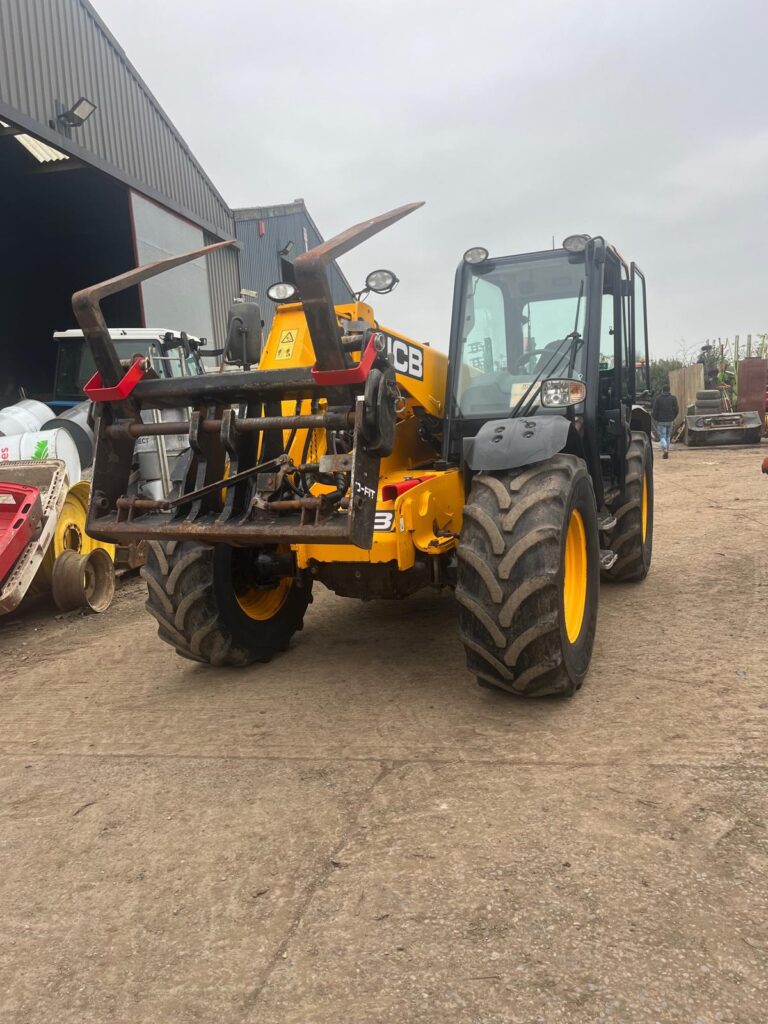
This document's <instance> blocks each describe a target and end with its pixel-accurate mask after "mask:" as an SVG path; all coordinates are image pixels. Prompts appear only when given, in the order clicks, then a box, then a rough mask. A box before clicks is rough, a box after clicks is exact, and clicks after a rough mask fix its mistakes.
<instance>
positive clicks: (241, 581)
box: [73, 204, 653, 696]
mask: <svg viewBox="0 0 768 1024" xmlns="http://www.w3.org/2000/svg"><path fill="white" fill-rule="evenodd" d="M418 205H420V204H412V205H411V206H410V207H403V208H401V209H399V210H395V211H392V213H390V214H385V215H384V216H382V217H380V218H376V219H375V220H372V221H367V222H365V223H363V224H361V225H357V226H356V227H354V228H350V229H349V230H348V231H346V232H343V233H342V234H341V235H338V236H337V237H336V238H333V239H331V240H330V241H329V242H326V243H323V245H321V246H319V247H318V248H317V249H315V250H312V251H311V252H308V253H305V254H303V255H302V256H300V257H298V258H297V260H296V263H295V268H294V270H295V279H293V280H286V281H283V282H278V283H277V284H276V285H274V286H272V287H271V288H270V289H269V292H268V295H269V297H270V298H272V299H273V301H275V302H276V303H277V311H276V315H275V318H274V321H273V324H272V327H271V330H270V333H269V337H268V338H267V339H266V342H265V343H264V344H263V345H262V338H261V317H260V312H259V310H258V307H257V306H255V305H254V304H252V303H246V302H239V303H236V304H235V306H233V307H232V310H231V311H230V317H229V323H228V337H227V346H226V349H225V350H224V357H225V361H227V362H229V363H233V364H237V365H239V366H240V367H241V369H239V370H232V371H231V372H227V373H216V374H207V375H205V376H202V377H188V378H181V379H178V380H161V379H157V378H156V375H153V374H152V373H151V371H150V370H149V369H148V367H147V366H146V365H145V364H144V363H143V362H142V361H141V360H137V361H136V362H134V363H133V365H131V366H125V365H121V364H120V362H119V360H118V359H117V356H116V353H115V351H114V348H113V347H112V346H111V342H110V336H109V332H108V330H107V329H106V324H105V323H104V320H103V317H102V315H101V310H100V305H99V303H100V300H101V298H102V297H103V296H105V295H108V294H112V293H113V292H115V291H117V290H120V289H121V288H124V287H129V286H131V285H134V284H137V283H139V282H140V281H142V280H144V279H146V278H147V277H149V276H152V275H153V274H156V273H159V272H161V271H163V270H166V269H170V268H171V267H173V266H177V265H179V263H181V262H184V261H186V260H189V259H194V258H197V257H199V256H200V255H201V253H204V252H210V251H211V250H212V249H215V248H216V246H212V247H207V248H206V249H205V250H198V251H196V252H194V253H188V254H186V255H185V256H182V257H172V258H171V259H169V260H163V261H160V262H159V263H157V264H152V265H149V266H148V267H144V268H139V269H138V270H135V271H131V272H129V273H128V274H125V275H122V276H121V277H120V278H116V279H114V280H113V281H109V282H105V283H104V284H102V285H98V286H95V287H94V288H91V289H87V290H85V291H83V292H80V293H78V294H77V295H75V296H74V299H73V305H74V308H75V312H76V314H77V316H78V319H79V321H80V324H81V327H82V329H83V333H84V335H85V337H86V338H87V340H88V342H89V344H90V346H91V350H92V353H93V356H94V361H95V363H96V366H97V368H98V371H99V372H98V374H97V377H96V378H94V380H93V381H91V382H90V384H89V385H88V386H87V387H86V391H88V393H89V394H90V395H91V397H92V398H93V400H94V401H95V402H96V405H97V417H96V420H97V424H96V427H97V446H96V457H95V464H94V473H93V492H92V499H91V505H90V511H89V518H88V532H89V533H90V534H91V535H92V536H94V537H96V538H100V539H102V540H105V541H106V540H111V541H115V542H118V543H121V544H128V543H136V542H137V541H141V540H147V541H149V545H148V546H149V553H148V559H147V565H146V567H145V570H144V576H145V579H146V582H147V586H148V602H147V608H148V610H149V611H150V612H151V613H152V614H153V615H154V617H155V618H156V619H157V621H158V625H159V635H160V637H161V638H162V639H163V640H165V641H166V642H168V643H170V644H172V645H173V646H174V647H175V648H176V650H177V651H178V653H179V654H181V655H183V656H185V657H189V658H193V659H196V660H199V661H205V662H210V663H211V664H214V665H224V664H230V665H247V664H249V663H251V662H253V661H259V660H261V661H264V660H268V659H269V658H270V657H272V655H273V654H275V653H276V652H278V651H281V650H283V649H285V647H286V646H287V645H288V642H289V640H290V638H291V636H292V635H293V634H294V633H295V632H296V630H298V629H300V628H301V626H302V623H303V618H304V614H305V612H306V610H307V607H308V605H309V603H310V601H311V594H312V586H313V584H314V583H315V582H316V581H318V582H321V583H323V584H324V585H325V586H327V587H329V588H330V589H331V590H333V591H335V592H336V593H338V594H341V595H345V596H350V597H359V598H363V599H369V598H391V597H406V596H408V595H409V594H412V593H414V592H415V591H417V590H419V589H420V588H422V587H424V586H435V587H443V586H449V587H453V588H454V589H455V592H456V597H457V600H458V602H459V605H460V616H459V617H460V629H461V637H462V641H463V643H464V647H465V650H466V655H467V664H468V666H469V668H470V670H471V671H472V672H473V673H474V674H475V675H476V677H477V678H478V681H479V682H480V683H481V684H482V685H486V686H495V687H499V688H501V689H505V690H509V691H511V692H514V693H518V694H521V695H525V696H535V695H540V694H561V695H568V694H571V693H573V692H574V691H575V690H576V689H577V688H578V687H579V686H580V685H581V682H582V681H583V679H584V676H585V674H586V672H587V669H588V666H589V661H590V657H591V653H592V646H593V641H594V635H595V627H596V621H597V600H598V590H599V582H600V577H601V574H602V575H603V576H605V577H608V578H612V579H614V580H629V579H634V580H639V579H642V578H644V577H645V575H646V574H647V572H648V569H649V566H650V560H651V551H652V537H653V473H652V453H651V446H650V440H649V436H650V421H649V418H648V416H647V413H645V412H644V410H643V409H642V408H641V407H640V406H636V405H635V396H636V392H637V383H638V382H637V380H636V369H635V368H636V364H637V360H636V358H635V350H636V347H638V345H640V346H643V345H644V347H645V351H646V366H647V363H648V360H647V347H648V346H647V331H646V326H645V282H644V278H643V276H642V274H641V272H640V271H639V269H638V268H637V267H636V266H635V265H634V264H632V265H631V266H630V265H627V264H626V263H625V262H624V260H623V259H622V258H621V256H620V254H619V253H618V251H617V250H616V249H615V248H614V247H612V246H610V245H608V244H607V243H606V242H605V240H604V239H602V238H600V237H598V238H589V236H582V235H579V236H571V237H570V238H568V239H566V240H565V242H564V243H563V247H562V248H561V249H557V250H552V251H547V252H542V253H532V254H525V255H522V256H512V257H501V258H494V259H491V258H490V257H489V255H488V253H487V251H486V250H484V249H482V248H480V247H475V248H473V249H470V250H468V251H467V253H465V256H464V259H463V260H462V262H461V263H460V265H459V269H458V271H457V275H456V287H455V295H454V307H453V310H454V311H453V323H452V330H451V340H450V349H449V353H448V355H445V354H443V353H441V352H438V351H436V350H434V349H433V348H431V347H430V346H428V345H425V344H423V343H420V342H418V341H415V340H414V339H412V338H410V337H408V336H406V335H404V334H402V333H400V332H399V331H395V330H392V329H390V328H387V327H384V326H382V325H381V324H380V323H379V322H378V321H377V320H376V318H375V315H374V311H373V309H372V307H371V306H370V305H369V304H368V303H367V302H364V301H362V300H361V296H362V294H363V293H360V296H358V301H355V302H353V303H349V304H346V305H341V306H336V307H334V306H333V303H332V301H331V298H330V292H329V286H328V281H327V276H326V271H327V267H328V264H329V262H330V261H331V260H332V259H334V258H335V257H337V256H339V255H341V254H342V253H344V252H346V251H347V250H348V249H350V248H352V247H353V246H354V245H357V244H359V243H360V242H361V241H363V240H364V239H366V238H368V237H370V236H371V235H372V234H374V233H375V232H376V231H379V230H381V229H382V228H383V227H386V226H388V225H389V224H392V223H394V222H395V221H396V220H398V219H399V218H400V217H402V216H405V215H406V214H407V213H410V212H411V211H412V210H413V209H415V208H416V206H418ZM219 244H227V243H219ZM395 283H397V279H396V278H395V277H394V275H393V274H392V273H391V272H389V271H375V272H373V273H372V274H370V275H369V276H368V279H367V281H366V289H365V294H366V295H367V294H370V292H371V291H373V292H378V293H382V294H383V293H386V292H387V291H389V290H391V288H392V287H393V286H394V284H395ZM606 338H610V339H611V344H612V346H613V352H612V353H611V359H610V360H606V359H605V358H604V357H603V356H601V354H600V346H601V342H603V344H605V339H606ZM256 362H258V369H255V370H254V369H252V368H251V367H252V364H254V363H256ZM168 409H174V410H176V413H177V415H175V416H172V417H169V418H168V419H167V420H166V419H163V418H162V417H152V418H153V419H155V422H144V421H145V420H148V419H150V417H147V416H144V417H143V418H142V415H141V414H142V412H144V411H146V410H161V411H162V410H168ZM170 433H174V434H176V435H178V434H187V435H188V439H189V447H188V450H187V452H186V455H185V456H184V457H180V459H179V460H178V462H177V466H181V471H180V473H175V476H176V488H175V490H174V491H173V492H172V493H168V494H167V495H166V496H165V498H164V499H158V500H154V499H152V500H150V499H148V498H145V497H142V496H141V493H140V490H139V489H138V488H137V486H136V479H135V478H136V467H137V458H136V452H135V448H136V441H137V439H139V438H146V437H150V436H157V435H161V434H170ZM350 614H353V613H350Z"/></svg>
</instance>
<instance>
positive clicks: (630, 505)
mask: <svg viewBox="0 0 768 1024" xmlns="http://www.w3.org/2000/svg"><path fill="white" fill-rule="evenodd" d="M611 511H612V512H613V514H614V515H615V517H616V526H615V527H614V528H613V530H611V531H610V532H609V533H608V534H607V536H606V546H607V547H609V548H610V549H611V550H612V551H615V552H616V554H617V555H618V557H617V559H616V561H615V563H614V565H613V567H612V568H611V569H608V570H606V571H605V572H604V573H603V576H604V578H605V579H609V580H614V581H618V582H623V581H625V580H644V579H645V577H646V576H647V575H648V570H649V569H650V568H651V556H652V554H653V449H652V448H651V443H650V441H649V440H648V435H647V434H645V433H643V432H642V431H632V437H631V440H630V445H629V451H628V452H627V475H626V483H625V488H624V494H623V495H622V496H621V497H620V498H618V499H617V500H616V501H615V502H614V503H613V505H612V506H611Z"/></svg>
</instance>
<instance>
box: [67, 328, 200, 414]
mask: <svg viewBox="0 0 768 1024" xmlns="http://www.w3.org/2000/svg"><path fill="white" fill-rule="evenodd" d="M109 336H110V340H111V341H112V344H113V345H114V346H115V351H116V353H117V356H118V358H119V359H120V361H121V363H124V364H125V365H126V366H129V365H130V363H131V362H132V361H133V359H134V358H135V357H136V356H142V357H146V358H147V359H148V360H149V365H150V366H151V367H152V369H153V370H154V372H155V374H156V375H157V376H158V377H161V378H164V379H171V378H174V377H194V376H197V375H198V374H201V373H203V372H204V371H203V364H202V361H201V359H200V349H201V348H202V347H204V346H205V344H206V341H205V338H197V337H195V336H194V335H191V334H187V333H186V332H185V331H169V330H165V329H163V328H157V327H115V328H111V329H110V331H109ZM53 340H54V342H55V343H56V346H57V353H56V376H55V378H54V387H53V400H52V402H50V403H49V404H52V405H55V406H57V407H59V408H63V407H66V406H70V405H76V404H78V403H79V402H82V401H83V399H84V398H85V393H84V390H83V388H84V386H85V385H86V384H87V383H88V381H89V380H90V379H91V377H92V376H93V375H94V373H95V372H96V364H95V362H94V359H93V355H92V353H91V350H90V348H89V346H88V343H87V341H86V340H85V337H84V335H83V332H82V331H79V330H70V331H56V332H55V334H54V335H53Z"/></svg>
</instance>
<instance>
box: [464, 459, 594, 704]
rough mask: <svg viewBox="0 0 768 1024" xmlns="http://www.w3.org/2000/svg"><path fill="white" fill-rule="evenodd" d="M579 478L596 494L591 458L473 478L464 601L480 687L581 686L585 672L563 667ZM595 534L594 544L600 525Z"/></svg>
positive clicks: (469, 653)
mask: <svg viewBox="0 0 768 1024" xmlns="http://www.w3.org/2000/svg"><path fill="white" fill-rule="evenodd" d="M577 475H583V476H585V477H586V479H587V481H588V482H589V491H590V494H591V488H592V484H591V481H590V480H589V475H588V474H587V472H586V468H585V467H584V463H583V461H582V460H581V459H578V458H577V457H575V456H571V455H562V454H561V455H557V456H555V457H554V458H552V459H549V460H547V461H546V462H542V463H539V464H536V465H534V466H532V467H531V466H527V467H524V468H523V469H520V470H511V471H507V472H500V473H493V474H491V473H479V474H477V475H476V476H475V477H474V479H473V481H472V487H471V490H470V492H469V495H468V497H467V500H466V505H465V509H464V517H465V519H464V527H463V529H462V534H461V539H460V542H459V547H458V552H457V554H458V559H459V577H458V585H457V588H456V598H457V601H458V603H459V628H460V635H461V640H462V643H463V644H464V648H465V652H466V657H467V666H468V668H469V670H470V671H471V672H472V673H473V674H474V675H475V676H476V678H477V681H478V683H480V685H481V686H484V687H488V688H496V689H501V690H506V691H507V692H509V693H514V694H517V695H518V696H523V697H542V696H547V695H558V696H571V695H572V694H573V693H574V692H575V691H576V690H577V689H578V688H579V687H580V685H581V682H582V680H583V674H581V675H580V677H578V678H574V674H573V673H569V671H568V669H567V666H566V664H565V662H564V658H563V652H562V647H561V634H560V612H559V607H560V590H561V542H562V530H563V518H564V514H565V511H566V503H567V501H568V499H569V495H570V494H571V493H572V488H573V486H574V481H575V479H576V477H577ZM592 502H593V503H594V498H592ZM587 528H588V529H589V526H588V527H587ZM594 529H595V538H596V537H597V527H596V518H595V527H594ZM595 564H596V563H595ZM597 577H598V572H597V569H595V578H597ZM594 613H595V615H596V601H595V608H594ZM590 629H592V630H593V626H590ZM592 638H593V636H590V637H589V641H588V642H589V645H590V647H589V652H590V653H591V642H592ZM584 671H586V669H585V670H584Z"/></svg>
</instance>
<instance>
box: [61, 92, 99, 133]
mask: <svg viewBox="0 0 768 1024" xmlns="http://www.w3.org/2000/svg"><path fill="white" fill-rule="evenodd" d="M95 109H96V104H95V103H93V102H91V100H89V99H88V98H87V97H86V96H81V97H80V99H79V100H78V101H77V103H73V104H72V106H71V107H70V108H69V110H62V112H61V113H60V114H59V115H58V119H59V121H61V123H62V124H65V125H66V126H67V128H80V127H81V125H83V124H85V122H86V121H87V120H88V118H89V117H90V116H91V114H92V113H93V112H94V110H95Z"/></svg>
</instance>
